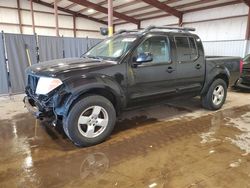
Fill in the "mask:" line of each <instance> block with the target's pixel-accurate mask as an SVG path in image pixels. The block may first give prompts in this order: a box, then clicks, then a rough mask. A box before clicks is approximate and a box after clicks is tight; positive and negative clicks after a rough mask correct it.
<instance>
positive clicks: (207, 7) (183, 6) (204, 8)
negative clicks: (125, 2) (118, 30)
mask: <svg viewBox="0 0 250 188" xmlns="http://www.w3.org/2000/svg"><path fill="white" fill-rule="evenodd" d="M212 1H217V0H207V1H206V2H203V1H200V3H195V4H194V3H187V4H184V5H178V6H175V7H174V8H178V9H179V8H187V7H192V6H193V5H198V4H204V7H199V8H193V9H188V10H185V11H183V13H184V14H185V13H189V12H196V11H201V10H207V9H211V8H218V7H223V6H227V5H235V4H239V3H241V2H240V1H239V0H235V1H230V2H225V3H219V4H215V5H205V4H206V3H208V2H212ZM153 13H155V12H154V11H153V12H148V13H147V14H148V15H150V14H153ZM133 16H135V17H137V16H141V14H138V15H133ZM167 16H170V14H162V15H157V16H151V17H147V18H141V19H140V20H141V21H144V20H150V19H156V18H162V17H167ZM116 21H119V20H115V22H114V25H121V24H126V23H127V22H119V23H116ZM176 25H177V24H176Z"/></svg>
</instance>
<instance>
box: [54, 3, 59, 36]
mask: <svg viewBox="0 0 250 188" xmlns="http://www.w3.org/2000/svg"><path fill="white" fill-rule="evenodd" d="M57 2H58V0H54V15H55V24H56V36H57V37H59V27H58V8H57Z"/></svg>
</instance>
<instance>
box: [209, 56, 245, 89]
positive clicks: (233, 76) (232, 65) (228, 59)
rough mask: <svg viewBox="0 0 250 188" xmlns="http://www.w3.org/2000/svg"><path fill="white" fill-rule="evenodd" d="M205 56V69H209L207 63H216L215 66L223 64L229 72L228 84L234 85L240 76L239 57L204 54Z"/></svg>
mask: <svg viewBox="0 0 250 188" xmlns="http://www.w3.org/2000/svg"><path fill="white" fill-rule="evenodd" d="M205 58H206V62H207V67H206V69H207V71H209V68H210V66H209V65H216V66H217V67H219V66H225V67H226V68H227V69H228V70H229V72H230V79H229V86H234V84H235V83H236V81H237V80H238V79H239V77H240V60H241V58H240V57H233V56H206V57H205ZM207 71H206V72H207Z"/></svg>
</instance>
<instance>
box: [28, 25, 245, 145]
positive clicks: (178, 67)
mask: <svg viewBox="0 0 250 188" xmlns="http://www.w3.org/2000/svg"><path fill="white" fill-rule="evenodd" d="M192 31H194V29H192V28H179V27H176V28H174V27H156V26H150V27H148V28H146V29H144V30H138V31H126V30H123V31H120V32H118V33H117V34H115V35H114V36H112V37H110V38H107V39H106V40H104V41H103V42H101V43H99V44H97V45H96V46H95V47H93V48H92V49H90V50H89V51H88V52H87V53H86V54H85V55H84V56H82V57H81V58H68V59H58V60H52V61H47V62H42V63H39V64H36V65H32V66H31V67H29V68H28V69H27V70H26V74H27V87H26V94H27V96H26V97H25V98H24V102H25V105H26V107H27V108H28V110H29V111H30V112H31V113H32V114H33V115H35V116H36V117H37V118H44V117H50V118H53V119H54V120H56V121H58V120H61V121H62V126H63V129H64V131H65V133H66V135H67V136H68V137H69V138H70V139H71V140H72V141H73V142H74V144H76V145H78V146H91V145H95V144H98V143H100V142H102V141H104V140H105V139H106V138H107V137H108V136H109V135H110V134H111V132H112V130H113V128H114V126H115V123H116V118H117V116H119V115H120V114H121V112H122V111H123V110H125V109H128V108H131V107H133V106H134V105H137V104H138V103H140V102H141V103H143V102H144V103H147V101H149V100H155V99H160V100H164V99H172V98H173V97H180V96H181V97H182V96H190V97H194V96H200V97H201V103H202V106H203V107H204V108H206V109H209V110H217V109H220V108H221V107H222V105H223V104H224V102H225V100H226V96H227V88H228V87H229V86H232V85H234V83H235V82H236V80H237V79H238V78H239V74H240V67H241V66H240V62H241V61H240V58H238V57H205V54H204V49H203V46H202V42H201V39H200V38H199V37H198V36H197V35H195V34H193V33H192Z"/></svg>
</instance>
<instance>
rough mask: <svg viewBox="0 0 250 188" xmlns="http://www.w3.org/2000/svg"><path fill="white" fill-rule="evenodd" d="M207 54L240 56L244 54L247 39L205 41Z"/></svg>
mask: <svg viewBox="0 0 250 188" xmlns="http://www.w3.org/2000/svg"><path fill="white" fill-rule="evenodd" d="M203 46H204V50H205V54H206V55H212V56H240V57H242V56H243V55H244V51H245V40H231V41H203Z"/></svg>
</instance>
